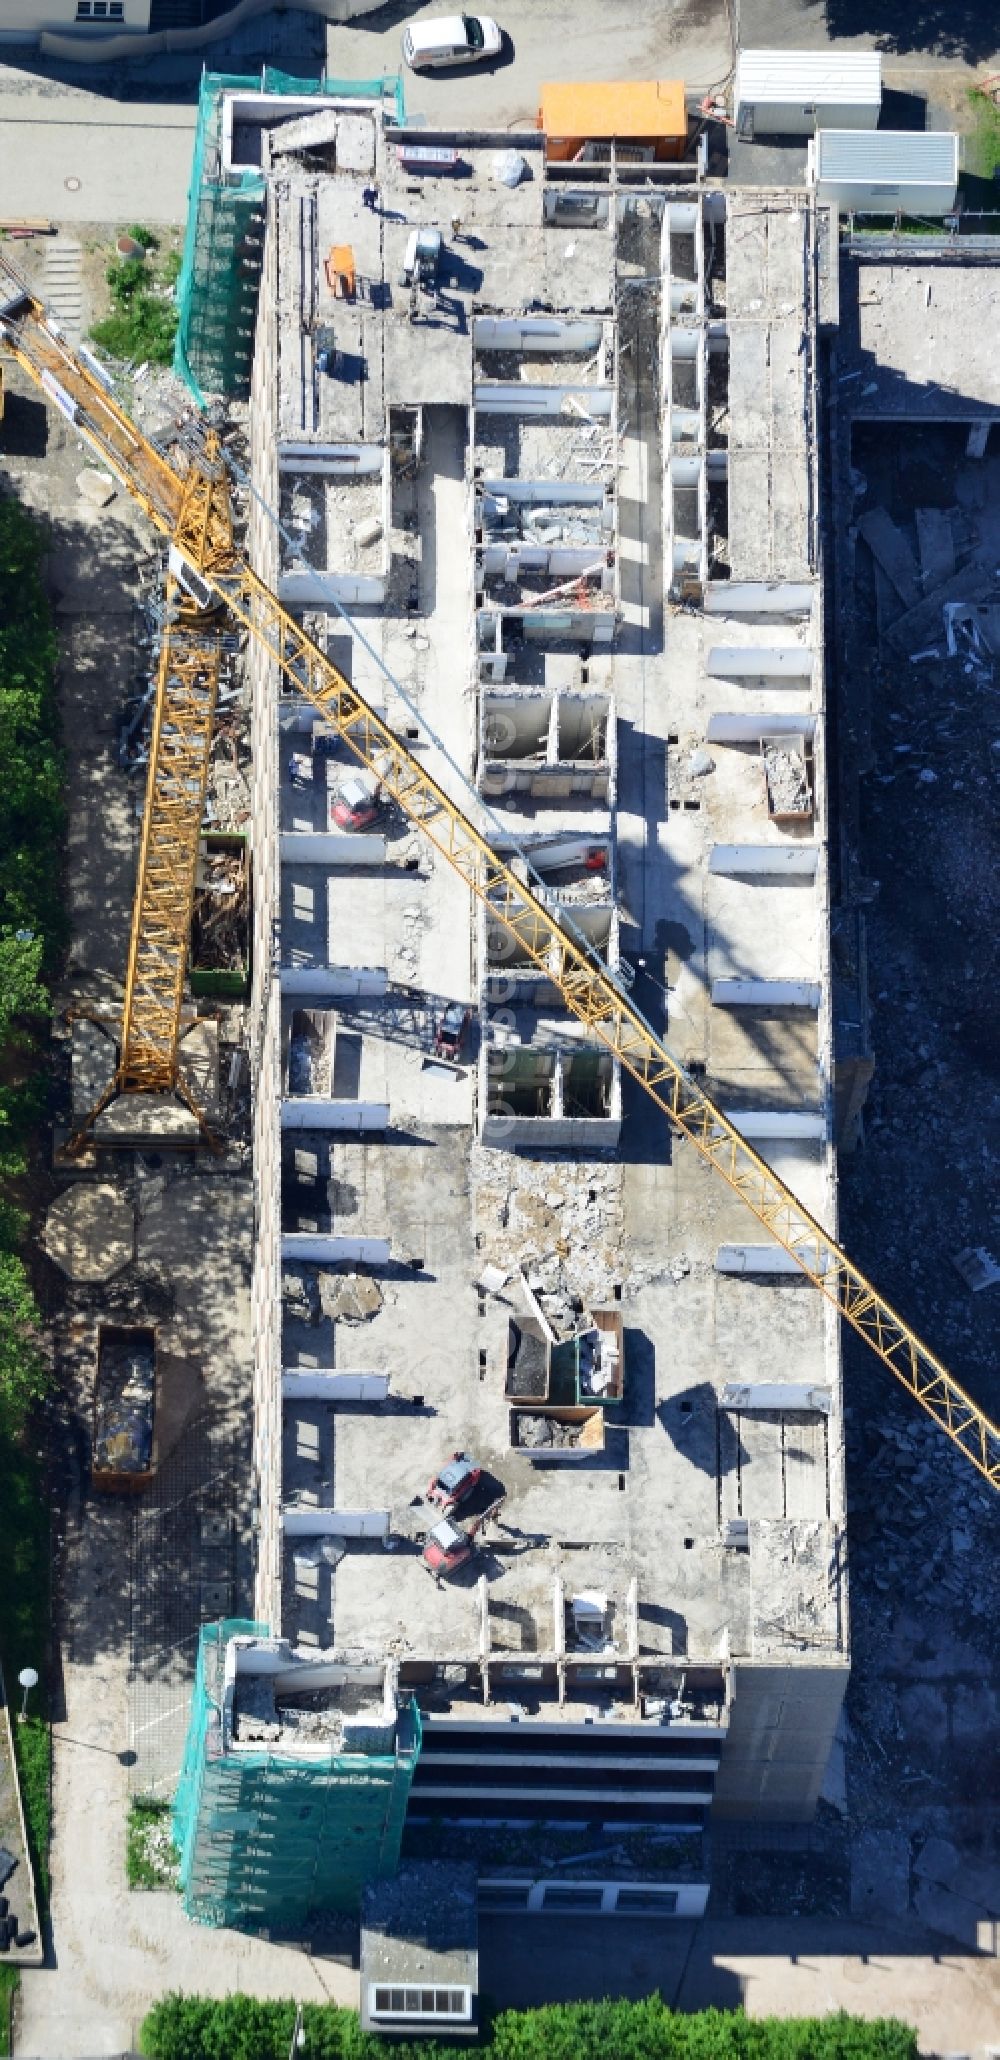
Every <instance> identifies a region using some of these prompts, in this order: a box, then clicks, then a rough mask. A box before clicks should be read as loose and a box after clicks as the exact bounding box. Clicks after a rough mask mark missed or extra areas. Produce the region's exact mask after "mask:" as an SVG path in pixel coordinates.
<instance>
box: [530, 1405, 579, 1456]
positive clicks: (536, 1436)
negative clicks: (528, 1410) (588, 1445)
mask: <svg viewBox="0 0 1000 2060" xmlns="http://www.w3.org/2000/svg"><path fill="white" fill-rule="evenodd" d="M517 1442H518V1444H519V1445H525V1446H528V1447H530V1448H532V1449H537V1448H538V1447H539V1446H541V1445H558V1446H560V1447H563V1446H567V1445H578V1444H579V1443H580V1425H579V1424H576V1423H559V1422H558V1420H557V1418H555V1417H553V1416H525V1415H524V1414H523V1413H522V1414H521V1415H520V1416H519V1417H518V1419H517Z"/></svg>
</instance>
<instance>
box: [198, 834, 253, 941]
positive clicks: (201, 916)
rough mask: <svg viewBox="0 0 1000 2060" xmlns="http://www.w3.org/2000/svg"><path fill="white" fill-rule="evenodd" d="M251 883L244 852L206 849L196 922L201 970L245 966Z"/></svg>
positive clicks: (199, 875) (202, 856)
mask: <svg viewBox="0 0 1000 2060" xmlns="http://www.w3.org/2000/svg"><path fill="white" fill-rule="evenodd" d="M248 880H249V874H248V870H247V860H246V853H245V852H244V851H220V850H213V849H211V848H209V849H207V850H205V849H203V851H202V855H201V858H200V860H199V865H198V893H197V895H196V897H195V904H194V916H193V920H192V937H193V943H194V956H195V961H196V963H197V965H198V966H199V968H201V969H203V970H207V969H209V968H211V969H213V970H214V969H227V968H230V967H236V966H241V965H242V964H243V963H244V961H245V958H246V952H247V897H248Z"/></svg>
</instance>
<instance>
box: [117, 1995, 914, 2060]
mask: <svg viewBox="0 0 1000 2060" xmlns="http://www.w3.org/2000/svg"><path fill="white" fill-rule="evenodd" d="M302 2028H303V2031H304V2033H305V2044H304V2048H303V2051H304V2053H305V2054H306V2055H307V2056H308V2060H389V2056H390V2055H392V2056H394V2060H417V2056H419V2060H446V2055H451V2056H454V2054H455V2050H456V2049H455V2047H454V2045H449V2046H447V2047H445V2046H442V2045H441V2044H440V2043H439V2042H438V2041H436V2040H433V2039H421V2040H420V2041H419V2043H417V2042H410V2041H406V2042H403V2043H400V2042H399V2041H398V2040H396V2039H393V2040H392V2041H391V2042H390V2043H388V2044H387V2043H386V2042H385V2041H384V2040H383V2039H380V2038H375V2037H372V2036H371V2035H370V2034H368V2033H365V2032H363V2031H362V2030H361V2028H360V2024H359V2021H358V2018H357V2017H356V2016H355V2014H354V2012H353V2011H351V2010H341V2009H336V2008H334V2007H333V2006H327V2005H325V2004H315V2003H307V2004H306V2005H305V2008H304V2010H303V2021H302ZM294 2029H295V2004H294V2003H291V2002H288V2003H262V2002H258V2001H256V2000H255V1999H254V1998H253V1997H252V1996H227V1997H226V1999H225V2001H224V2002H221V2003H216V2002H212V2001H210V2000H209V1999H208V1998H207V1997H204V1996H180V1995H172V1996H166V1997H165V1998H164V2000H163V2001H162V2002H161V2003H157V2004H156V2005H155V2006H154V2008H153V2009H152V2010H151V2011H150V2013H149V2016H148V2017H147V2018H146V2021H145V2023H144V2025H143V2027H142V2041H141V2044H142V2051H143V2052H144V2053H146V2054H148V2055H149V2056H150V2060H286V2055H287V2054H288V2052H289V2050H290V2047H291V2040H292V2034H293V2031H294ZM478 2050H479V2052H480V2054H481V2055H482V2056H484V2060H917V2041H916V2038H915V2036H914V2034H913V2032H912V2031H909V2030H908V2029H907V2027H906V2026H905V2025H903V2024H899V2023H898V2022H897V2021H896V2020H895V2019H890V2018H883V2019H880V2020H879V2021H878V2022H872V2023H870V2022H868V2021H866V2020H863V2019H861V2018H859V2017H845V2016H843V2015H838V2016H836V2017H824V2018H808V2019H806V2018H778V2017H768V2018H753V2017H744V2016H743V2014H742V2012H739V2011H721V2010H703V2011H699V2012H696V2013H695V2014H694V2015H692V2016H687V2015H684V2014H675V2012H674V2011H672V2010H669V2009H668V2008H667V2005H666V2004H665V2003H664V2001H663V1999H662V1997H661V1996H658V1995H654V1996H647V1997H646V1998H645V2000H644V2001H642V2002H635V2003H633V2002H623V2001H617V2002H612V2001H607V2002H603V2003H552V2004H549V2005H548V2006H547V2007H546V2008H544V2009H541V2010H507V2011H505V2012H504V2013H503V2015H502V2016H500V2017H498V2018H497V2019H496V2021H495V2023H494V2025H493V2027H492V2032H491V2034H490V2036H489V2038H488V2041H487V2042H486V2044H485V2046H484V2045H482V2044H481V2045H480V2046H479V2049H478Z"/></svg>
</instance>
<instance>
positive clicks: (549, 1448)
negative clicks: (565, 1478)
mask: <svg viewBox="0 0 1000 2060" xmlns="http://www.w3.org/2000/svg"><path fill="white" fill-rule="evenodd" d="M510 1443H511V1449H512V1450H513V1451H515V1452H526V1453H527V1455H528V1458H529V1459H531V1460H533V1461H535V1462H544V1463H545V1464H546V1465H548V1463H549V1462H550V1461H553V1462H558V1463H559V1464H560V1465H567V1464H569V1465H572V1464H574V1463H578V1462H579V1461H580V1460H584V1459H593V1458H594V1457H595V1455H596V1454H598V1453H600V1452H603V1450H604V1411H603V1409H531V1408H527V1409H512V1410H511V1412H510Z"/></svg>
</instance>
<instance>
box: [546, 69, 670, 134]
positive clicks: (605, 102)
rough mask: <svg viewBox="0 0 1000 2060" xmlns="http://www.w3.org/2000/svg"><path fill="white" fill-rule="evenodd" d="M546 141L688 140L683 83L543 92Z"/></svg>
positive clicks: (576, 86)
mask: <svg viewBox="0 0 1000 2060" xmlns="http://www.w3.org/2000/svg"><path fill="white" fill-rule="evenodd" d="M538 126H539V128H540V129H542V130H544V132H545V134H546V136H579V137H581V138H587V139H595V138H606V137H612V136H615V137H617V136H629V137H632V138H639V137H656V136H686V134H687V110H686V108H685V105H684V82H683V80H682V79H601V80H597V79H586V80H582V81H580V80H560V81H559V83H558V84H556V85H546V86H543V87H542V96H541V106H540V107H539V110H538Z"/></svg>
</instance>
